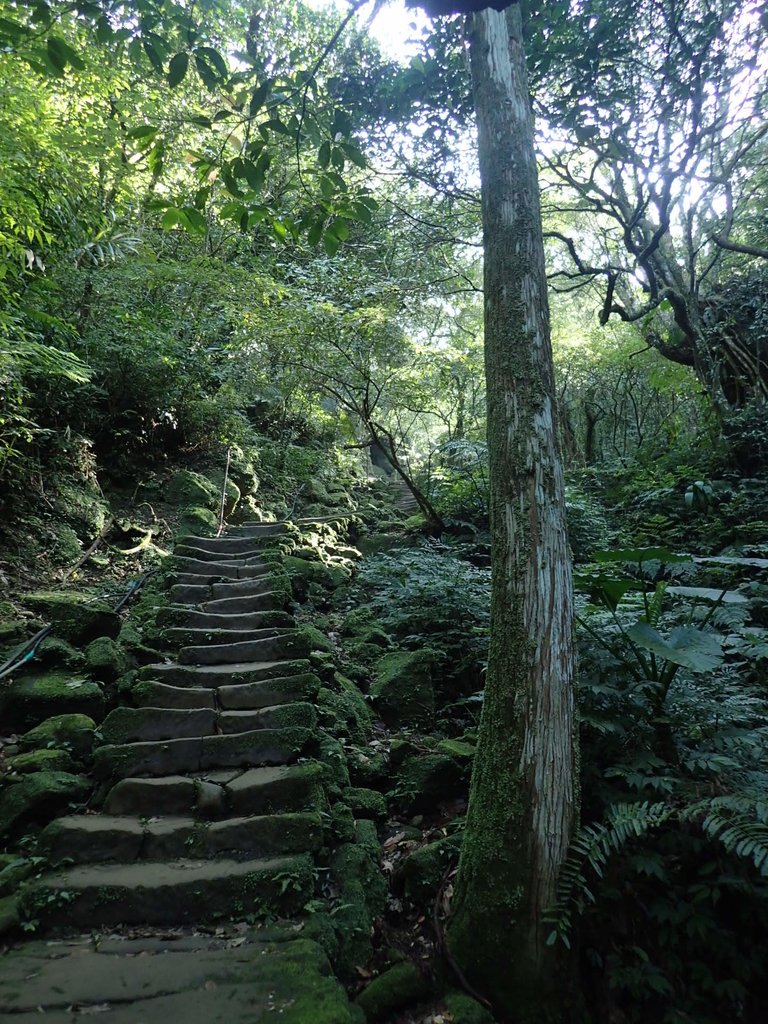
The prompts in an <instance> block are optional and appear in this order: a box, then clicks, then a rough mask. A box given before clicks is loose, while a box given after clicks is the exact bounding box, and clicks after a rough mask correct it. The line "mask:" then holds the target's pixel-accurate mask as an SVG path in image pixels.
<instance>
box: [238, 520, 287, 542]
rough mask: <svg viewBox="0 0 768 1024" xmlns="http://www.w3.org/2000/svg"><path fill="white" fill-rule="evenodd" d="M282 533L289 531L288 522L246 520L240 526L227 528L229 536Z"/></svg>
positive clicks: (274, 534) (276, 535) (270, 535)
mask: <svg viewBox="0 0 768 1024" xmlns="http://www.w3.org/2000/svg"><path fill="white" fill-rule="evenodd" d="M282 533H288V526H287V524H286V523H259V522H245V523H240V524H239V525H238V526H230V527H229V528H228V529H227V538H228V539H229V538H230V537H278V536H280V534H282Z"/></svg>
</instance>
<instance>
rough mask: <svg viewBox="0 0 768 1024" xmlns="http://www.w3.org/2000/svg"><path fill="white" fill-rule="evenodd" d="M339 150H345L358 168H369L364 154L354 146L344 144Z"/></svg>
mask: <svg viewBox="0 0 768 1024" xmlns="http://www.w3.org/2000/svg"><path fill="white" fill-rule="evenodd" d="M339 148H340V149H343V150H344V152H345V153H346V155H347V157H348V159H349V160H350V161H351V162H352V163H353V164H354V165H355V166H356V167H363V168H365V167H367V166H368V161H367V160H366V159H365V156H364V155H363V153H361V152H360V150H359V149H358V148H357V146H352V145H350V144H349V143H348V142H343V143H342V144H341V146H340V147H339Z"/></svg>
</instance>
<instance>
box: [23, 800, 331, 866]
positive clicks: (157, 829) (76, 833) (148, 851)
mask: <svg viewBox="0 0 768 1024" xmlns="http://www.w3.org/2000/svg"><path fill="white" fill-rule="evenodd" d="M40 841H41V844H42V848H43V849H44V851H45V852H46V854H47V856H48V858H49V861H50V863H51V865H53V866H54V867H55V866H56V865H58V864H61V863H62V862H63V861H69V862H71V863H73V864H83V863H91V864H94V863H105V862H110V861H115V862H119V863H123V864H130V863H132V862H133V861H139V860H150V861H161V860H177V859H178V858H183V857H196V858H198V859H201V860H210V859H212V858H215V857H222V856H225V857H229V858H231V859H232V860H253V859H254V858H256V857H273V856H283V855H286V854H292V853H310V852H312V851H314V850H317V849H319V848H320V845H321V843H322V821H321V818H320V815H319V814H318V813H317V812H315V813H311V812H303V813H294V814H270V815H260V816H257V817H239V818H228V819H225V820H223V821H215V822H208V823H206V822H200V821H196V820H195V819H194V818H191V817H164V818H152V819H146V818H138V817H135V818H131V817H124V816H111V815H106V814H79V815H70V816H68V817H65V818H58V819H56V820H55V821H53V822H51V824H50V825H48V827H47V828H46V829H45V830H44V831H43V833H42V835H41V837H40Z"/></svg>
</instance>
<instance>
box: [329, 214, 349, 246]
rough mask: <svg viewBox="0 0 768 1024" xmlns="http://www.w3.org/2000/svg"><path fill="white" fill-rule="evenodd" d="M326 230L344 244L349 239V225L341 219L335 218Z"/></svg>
mask: <svg viewBox="0 0 768 1024" xmlns="http://www.w3.org/2000/svg"><path fill="white" fill-rule="evenodd" d="M328 230H329V231H330V233H331V234H332V235H335V236H336V238H338V240H339V241H340V242H344V241H346V240H347V239H348V238H349V224H347V222H346V221H345V220H342V218H341V217H337V218H336V219H335V220H334V221H332V222H331V223H330V224H329V225H328Z"/></svg>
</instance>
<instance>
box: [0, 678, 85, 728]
mask: <svg viewBox="0 0 768 1024" xmlns="http://www.w3.org/2000/svg"><path fill="white" fill-rule="evenodd" d="M104 703H105V702H104V694H103V693H102V691H101V687H100V686H99V685H98V684H97V683H95V682H93V681H92V680H89V679H84V678H83V677H82V676H80V675H76V674H74V673H70V672H48V673H46V674H45V675H33V676H24V677H22V678H20V679H14V680H13V682H12V683H11V684H10V686H9V687H8V689H7V690H6V692H5V694H4V695H3V708H2V711H3V724H4V725H5V726H6V727H8V728H13V729H16V730H21V729H28V728H30V726H33V725H37V724H38V723H40V722H42V721H44V720H45V719H46V718H50V717H51V716H52V715H57V714H81V715H88V716H89V717H90V718H92V719H94V720H95V721H97V722H100V721H101V719H102V718H103V717H104Z"/></svg>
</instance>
